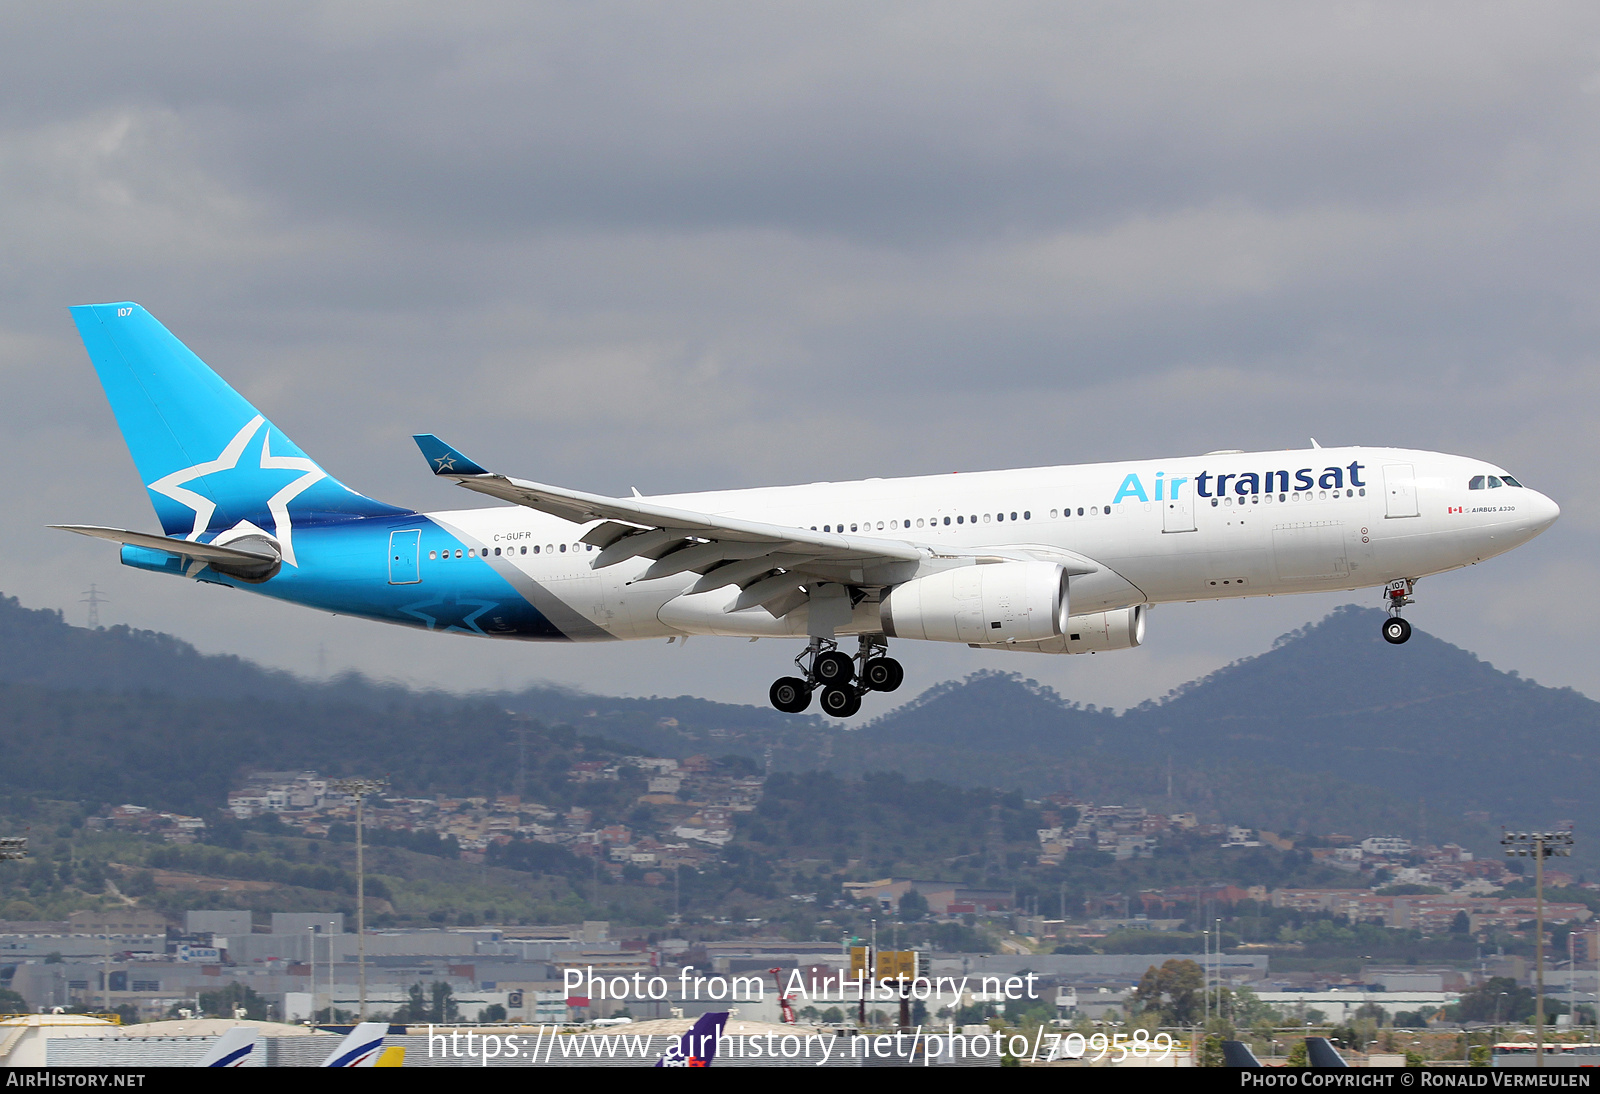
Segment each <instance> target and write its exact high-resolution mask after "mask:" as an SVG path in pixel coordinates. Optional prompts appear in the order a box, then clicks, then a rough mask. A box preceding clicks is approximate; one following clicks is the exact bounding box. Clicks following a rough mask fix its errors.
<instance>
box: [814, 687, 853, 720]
mask: <svg viewBox="0 0 1600 1094" xmlns="http://www.w3.org/2000/svg"><path fill="white" fill-rule="evenodd" d="M860 709H861V696H859V695H857V694H856V693H855V692H854V691H852V690H851V689H849V688H824V689H823V691H822V712H823V713H824V714H831V715H833V716H834V717H835V718H848V717H850V716H851V715H852V714H854V713H856V711H858V710H860Z"/></svg>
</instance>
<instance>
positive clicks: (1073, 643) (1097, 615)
mask: <svg viewBox="0 0 1600 1094" xmlns="http://www.w3.org/2000/svg"><path fill="white" fill-rule="evenodd" d="M1066 639H1067V652H1068V653H1104V652H1105V651H1106V650H1131V649H1133V647H1135V646H1137V645H1140V644H1142V643H1143V642H1144V605H1143V604H1135V605H1134V606H1133V607H1131V608H1118V609H1117V610H1116V611H1111V612H1091V613H1089V614H1088V615H1075V616H1073V617H1072V618H1071V619H1068V620H1067V629H1066Z"/></svg>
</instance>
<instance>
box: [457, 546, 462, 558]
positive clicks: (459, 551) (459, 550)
mask: <svg viewBox="0 0 1600 1094" xmlns="http://www.w3.org/2000/svg"><path fill="white" fill-rule="evenodd" d="M456 557H457V558H460V557H461V549H460V548H459V547H458V548H456Z"/></svg>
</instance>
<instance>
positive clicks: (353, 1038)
mask: <svg viewBox="0 0 1600 1094" xmlns="http://www.w3.org/2000/svg"><path fill="white" fill-rule="evenodd" d="M388 1032H389V1023H388V1022H362V1023H360V1024H359V1025H357V1026H356V1027H355V1028H354V1029H352V1030H351V1031H350V1032H349V1033H347V1034H345V1035H344V1040H342V1041H340V1042H339V1044H338V1045H337V1046H336V1047H335V1048H334V1050H333V1051H332V1052H330V1053H328V1058H327V1059H326V1060H323V1061H322V1063H321V1065H320V1066H322V1067H377V1066H379V1063H378V1061H379V1057H380V1056H382V1055H383V1038H384V1036H385V1035H386V1034H387V1033H388Z"/></svg>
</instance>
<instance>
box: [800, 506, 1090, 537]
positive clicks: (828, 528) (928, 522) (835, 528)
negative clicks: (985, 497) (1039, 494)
mask: <svg viewBox="0 0 1600 1094" xmlns="http://www.w3.org/2000/svg"><path fill="white" fill-rule="evenodd" d="M1110 511H1111V510H1110V509H1109V508H1108V509H1107V510H1106V512H1108V513H1109V512H1110ZM1078 512H1080V513H1081V512H1083V510H1082V509H1080V510H1078ZM1050 515H1051V516H1052V517H1053V516H1055V515H1056V514H1055V511H1054V510H1052V511H1051V513H1050ZM1005 519H1006V515H1005V514H1004V513H985V514H983V516H981V517H980V516H979V515H978V514H976V513H974V514H972V515H971V516H970V517H968V516H960V517H945V518H944V523H946V524H950V523H951V522H952V521H953V522H954V523H956V524H967V523H969V522H970V523H972V524H977V523H978V522H979V521H980V520H981V521H982V522H983V523H984V524H988V523H989V522H990V521H991V520H993V521H996V522H1004V521H1005ZM1011 519H1012V520H1032V519H1033V513H1032V512H1031V511H1030V510H1023V512H1022V514H1021V515H1020V516H1019V515H1018V514H1016V513H1012V514H1011ZM938 525H939V518H938V517H929V518H926V519H924V518H922V517H918V518H917V519H916V527H918V528H922V527H928V528H936V527H938ZM901 527H905V528H910V527H912V521H911V518H910V517H907V518H906V519H905V520H904V521H903V522H902V521H898V520H891V521H890V522H889V531H891V532H895V531H898V530H899V529H900V528H901ZM874 528H876V530H877V531H879V532H881V531H883V521H881V520H880V521H878V522H877V524H876V525H874V524H873V522H872V521H870V520H863V521H858V522H857V523H855V524H852V525H850V531H852V532H858V531H859V532H871V531H873V530H874ZM811 530H812V531H813V532H815V531H817V530H818V529H817V526H816V525H815V524H813V525H812V526H811ZM821 530H822V531H824V532H843V531H844V530H845V524H844V521H840V522H839V523H838V524H824V525H823V526H822V529H821Z"/></svg>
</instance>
